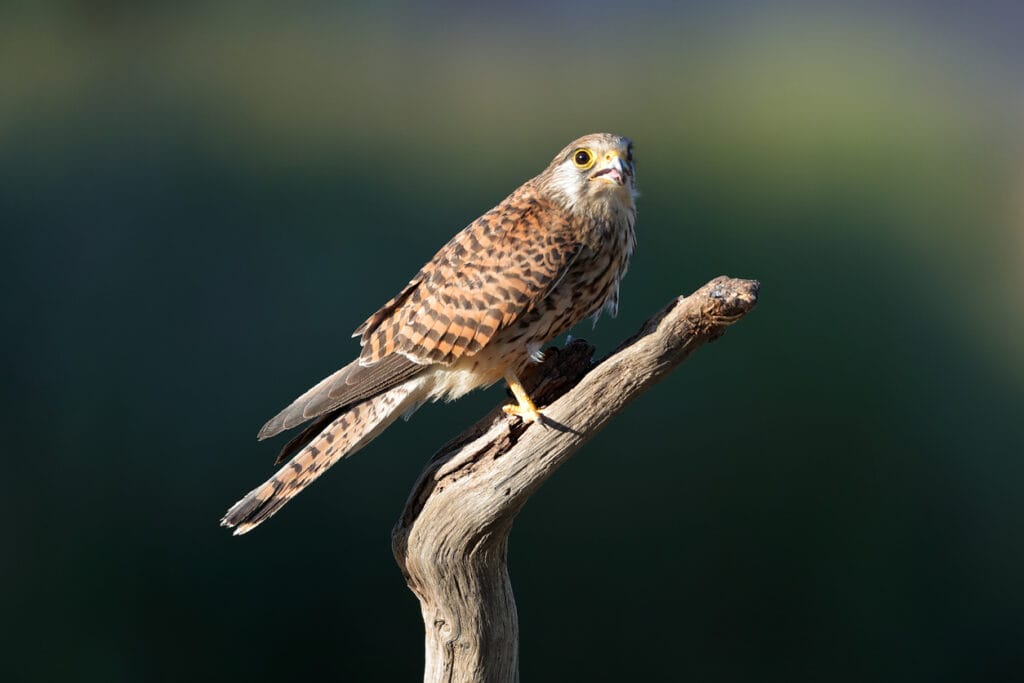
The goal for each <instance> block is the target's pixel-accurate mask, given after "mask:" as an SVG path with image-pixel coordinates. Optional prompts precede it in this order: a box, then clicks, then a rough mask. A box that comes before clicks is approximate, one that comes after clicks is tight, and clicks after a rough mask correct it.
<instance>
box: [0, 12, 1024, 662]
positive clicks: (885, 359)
mask: <svg viewBox="0 0 1024 683" xmlns="http://www.w3.org/2000/svg"><path fill="white" fill-rule="evenodd" d="M883 7H884V6H881V5H880V6H879V7H875V8H874V9H873V10H871V11H868V10H866V9H865V10H861V11H849V10H848V11H840V10H837V9H832V10H828V11H825V10H822V9H821V8H820V6H819V9H817V10H814V11H810V10H808V9H807V8H803V9H800V8H796V7H789V8H787V9H780V8H776V9H774V10H771V11H768V10H764V9H761V10H755V9H752V8H749V7H744V6H740V5H738V4H737V3H725V4H724V5H722V6H720V7H719V8H718V9H716V10H714V11H711V10H702V9H695V8H690V7H688V6H686V5H682V6H676V5H670V4H667V3H666V4H664V5H662V6H661V7H660V8H658V7H655V8H652V9H644V10H635V14H633V12H634V10H630V9H627V8H626V7H625V6H623V5H618V4H613V3H606V2H596V3H587V4H585V5H584V4H580V5H578V6H575V7H570V6H566V7H563V8H561V9H545V8H544V7H543V6H542V5H541V4H540V3H526V4H525V5H518V6H517V7H515V8H512V7H510V8H506V9H480V8H475V6H471V5H468V4H466V5H463V4H459V3H447V4H443V5H439V6H435V7H433V8H432V9H430V10H427V9H422V8H418V7H416V6H412V5H401V4H399V5H389V6H386V7H382V6H369V5H368V6H365V7H362V8H360V9H351V8H350V9H338V8H336V7H334V6H333V5H332V4H329V3H303V4H301V5H287V6H283V5H282V6H280V7H274V6H271V5H268V4H263V3H260V4H255V5H254V4H246V5H242V4H239V5H234V4H229V5H226V6H222V7H221V8H220V9H213V8H210V7H207V6H206V5H203V4H200V3H184V4H180V5H173V4H170V3H168V4H166V5H165V4H151V5H146V6H144V7H140V6H138V5H135V4H127V3H125V4H122V3H110V2H108V3H53V2H44V3H36V4H34V5H28V4H26V6H25V7H7V8H5V9H3V10H0V18H2V19H3V21H0V87H2V93H0V221H2V223H3V225H4V241H5V243H6V247H5V249H4V250H3V251H4V254H3V257H2V258H3V261H4V267H3V268H2V272H3V275H2V276H0V277H2V278H3V281H4V292H5V293H6V295H7V296H6V299H7V301H6V305H5V310H6V312H7V325H6V329H5V334H4V340H3V341H4V345H5V353H4V357H5V358H6V359H7V364H6V372H5V382H4V386H5V389H6V391H5V398H4V411H3V415H4V417H3V422H4V428H5V429H4V431H5V435H6V444H7V447H6V449H5V452H6V454H7V460H8V465H7V473H8V474H7V478H6V482H7V486H6V493H5V495H4V506H3V507H4V509H5V510H6V514H5V515H4V520H5V523H4V527H5V538H6V539H7V542H6V543H5V546H6V552H5V553H4V555H3V559H2V560H0V579H2V583H3V586H4V588H3V589H2V592H0V596H2V602H0V612H2V613H3V614H4V618H3V620H2V622H0V623H3V627H4V631H5V633H3V634H0V635H2V636H3V637H2V640H0V642H2V643H3V647H4V650H5V651H6V656H5V658H4V662H5V668H6V671H7V673H8V674H10V675H11V678H10V679H9V680H55V681H56V680H60V681H67V680H75V681H87V680H90V681H91V680H95V681H113V680H125V681H144V680H145V681H149V680H175V681H180V680H226V681H234V680H243V679H247V680H303V679H315V680H326V679H328V678H331V677H333V678H335V679H338V680H395V681H407V680H415V679H417V678H418V677H419V675H420V672H421V667H422V642H421V638H422V631H421V629H422V627H421V623H420V616H419V610H418V607H417V604H416V603H415V601H414V599H413V597H412V595H411V594H410V593H408V592H407V591H406V589H405V587H404V584H403V581H402V578H401V576H400V574H399V572H398V570H397V568H396V567H395V565H394V562H393V560H392V558H391V552H390V547H389V532H390V529H391V525H392V524H393V523H394V521H395V519H396V518H397V515H398V513H399V511H400V510H401V507H402V505H403V503H404V499H405V495H406V494H407V492H408V491H409V489H410V487H411V485H412V483H413V481H414V478H415V476H416V475H417V474H418V472H419V470H420V468H421V467H422V465H423V463H424V461H425V459H426V458H427V457H428V456H429V455H430V454H431V453H432V452H433V449H434V448H435V447H437V446H438V445H440V444H441V443H443V442H444V441H445V440H446V439H447V438H448V437H450V436H451V435H453V434H455V433H457V432H459V431H460V430H461V429H463V428H464V427H465V426H467V425H469V424H470V423H471V422H472V421H473V420H474V419H475V418H476V417H478V416H479V415H481V414H483V413H484V412H486V411H487V410H488V409H490V408H491V407H492V406H493V405H494V404H495V403H496V402H497V401H499V400H501V399H502V393H501V391H500V390H499V389H492V390H491V391H490V392H488V393H482V394H476V395H473V396H470V397H467V398H465V399H463V400H462V401H460V402H458V403H457V404H453V405H450V406H430V407H426V408H424V409H423V410H421V411H420V412H419V413H418V414H417V415H416V416H415V418H414V419H413V420H412V421H411V422H410V423H409V424H401V423H400V424H398V425H397V426H396V427H394V428H393V429H391V430H389V431H388V432H387V433H386V434H385V435H384V436H383V437H382V438H381V439H380V440H379V441H377V442H376V443H374V444H373V445H371V446H370V447H368V448H367V449H366V450H365V451H363V452H361V453H360V454H358V455H357V456H356V457H354V458H353V459H352V460H350V461H347V462H344V463H342V464H340V465H339V466H337V467H336V468H335V469H334V470H332V472H331V473H330V474H329V475H328V476H326V477H325V478H324V480H323V481H321V482H319V483H317V485H316V486H314V487H312V488H311V489H310V490H309V491H307V492H305V493H303V494H302V496H301V497H299V498H298V499H296V500H295V501H293V502H292V503H291V504H290V505H288V506H287V508H285V509H284V510H283V512H282V513H281V514H279V515H277V516H275V517H274V519H272V520H271V521H270V522H269V523H267V524H266V525H264V526H263V527H261V528H260V529H258V530H257V531H256V532H254V533H253V534H251V535H249V536H247V537H245V538H241V539H235V538H231V537H230V536H229V535H228V534H227V533H226V532H225V531H224V530H222V529H219V528H218V527H217V520H218V518H219V516H220V515H221V514H222V513H223V511H224V510H225V509H226V508H227V507H228V506H229V505H230V504H231V503H233V502H234V501H235V500H236V499H238V498H239V497H240V496H241V495H242V494H244V493H245V492H246V491H248V490H249V489H250V488H251V487H252V486H254V485H256V484H258V483H259V482H261V481H262V480H263V479H264V478H265V477H266V476H267V475H268V474H269V473H270V472H271V463H272V461H273V457H274V454H275V453H276V450H275V445H274V444H257V443H256V442H255V440H254V436H255V433H256V430H257V428H258V427H259V425H261V424H262V423H263V421H264V420H265V419H266V418H267V417H269V416H270V415H272V414H273V413H275V412H276V411H277V410H278V409H279V408H280V407H282V405H283V404H284V403H286V402H287V401H288V400H290V399H291V398H292V397H293V396H294V395H296V394H297V393H299V392H300V391H301V390H304V389H305V388H306V387H307V386H308V385H309V384H311V383H312V382H314V381H315V380H317V379H319V378H320V377H321V376H323V375H325V374H327V373H328V372H330V371H332V370H333V369H335V368H336V367H338V366H340V365H341V364H343V363H344V362H347V361H348V360H349V359H350V358H351V357H352V356H353V355H354V354H355V352H356V349H357V346H356V344H355V342H354V341H353V340H350V339H348V335H349V333H350V331H351V330H352V329H354V328H355V327H356V325H357V324H358V323H359V322H361V321H362V320H363V319H364V318H365V316H366V315H368V314H369V313H371V312H372V311H373V310H374V309H375V308H376V306H378V305H379V304H380V303H381V302H383V301H384V300H386V299H387V298H388V297H389V296H390V295H391V294H393V293H394V292H395V291H396V290H397V289H398V288H399V287H401V286H402V285H403V284H404V283H405V281H406V280H407V279H408V277H409V276H410V275H411V274H412V273H413V272H414V271H415V269H416V268H417V267H419V265H420V264H421V263H422V262H423V261H425V260H426V259H427V258H428V257H429V256H430V255H431V254H432V253H433V252H434V250H435V249H436V248H437V247H438V246H439V245H440V244H442V243H443V242H444V241H445V240H447V239H448V237H449V236H450V235H451V234H452V233H454V232H455V231H456V230H457V229H459V228H460V227H461V226H463V225H465V224H466V223H468V222H469V221H470V220H472V219H473V218H475V217H476V216H477V215H479V214H480V213H482V212H483V211H484V210H486V209H487V208H489V207H490V206H492V205H493V204H494V203H496V202H497V201H498V200H500V199H501V198H502V197H503V196H504V195H505V194H506V193H508V192H509V191H511V190H512V189H513V188H514V187H515V186H516V185H517V184H519V183H520V182H522V181H523V180H524V179H526V178H527V177H529V176H530V175H532V174H534V173H536V172H538V171H539V170H540V169H542V168H543V167H544V165H545V164H546V163H547V162H548V160H549V158H550V156H551V155H552V154H553V153H554V152H555V151H557V150H558V149H559V148H560V147H561V146H562V145H564V144H565V143H566V142H568V141H569V140H571V139H572V138H574V137H576V136H579V135H582V134H585V133H589V132H596V131H599V130H608V131H613V132H618V133H622V134H625V135H629V136H631V137H632V138H633V139H634V140H635V143H636V147H637V160H638V166H639V183H640V187H641V190H642V193H643V194H642V197H641V200H640V219H639V224H638V234H639V250H638V252H637V254H636V256H635V259H634V261H633V265H632V268H631V271H630V274H629V275H628V277H627V278H626V281H625V282H624V286H623V291H622V301H621V306H620V310H621V313H620V316H619V318H618V319H617V320H610V319H607V318H606V319H603V320H602V321H601V323H600V325H598V327H597V328H596V329H594V330H591V329H590V327H589V325H581V326H580V329H578V330H576V331H575V334H576V335H577V336H584V337H586V338H588V339H590V340H592V341H594V342H595V343H596V344H597V345H598V347H599V349H600V351H599V353H603V352H607V351H608V350H609V349H611V348H612V347H613V346H614V345H615V344H617V343H618V341H619V340H621V339H622V338H624V337H626V336H628V335H629V334H631V333H632V332H633V331H634V330H635V329H636V328H637V326H638V325H639V324H640V323H641V322H642V321H643V320H644V319H645V318H646V317H647V316H648V315H650V314H651V313H653V312H654V311H655V310H657V309H658V308H659V307H661V306H662V305H663V304H664V303H665V302H666V301H668V300H669V299H670V298H671V297H672V296H675V295H677V294H679V293H686V292H689V291H691V290H692V289H694V288H696V287H698V286H699V285H701V284H703V283H704V282H705V281H707V280H708V279H710V278H711V277H714V276H716V275H719V274H729V275H733V276H740V277H754V278H758V279H760V280H761V281H762V282H763V289H762V300H761V303H760V305H759V307H758V309H757V310H756V311H755V313H754V314H752V315H751V316H749V317H748V318H747V319H745V320H744V321H743V322H742V323H740V324H739V325H738V326H737V327H736V328H735V329H733V330H732V331H731V332H730V333H729V334H727V335H726V336H725V337H724V338H723V339H722V340H720V341H719V342H716V343H715V344H714V345H712V346H709V347H707V348H705V349H702V350H701V351H700V352H699V353H698V354H697V355H696V356H694V357H693V358H692V359H691V360H690V361H689V362H688V363H686V364H685V365H684V366H683V367H682V368H681V369H680V370H679V372H678V373H677V374H675V375H673V376H672V377H670V378H669V379H668V380H667V381H666V382H664V383H663V384H661V385H659V386H658V387H656V388H655V389H654V390H652V391H651V392H649V393H648V394H647V395H645V396H643V397H642V398H641V399H640V400H638V401H637V402H636V403H635V404H634V405H633V406H632V407H631V408H630V409H629V410H628V411H627V412H626V413H625V414H623V415H621V416H620V417H618V418H617V419H616V420H615V421H614V422H613V423H612V424H611V425H610V426H609V427H608V428H607V429H606V430H605V431H604V432H603V433H602V434H601V435H600V436H599V437H598V438H596V439H595V440H594V441H593V442H591V443H590V444H589V445H588V446H587V447H586V448H585V449H584V450H583V451H582V452H581V453H579V454H578V456H577V457H576V458H575V459H574V460H573V462H572V463H571V464H570V465H569V466H568V467H566V468H565V469H564V470H563V471H561V472H560V473H559V474H558V475H557V476H556V477H555V478H554V479H553V480H552V481H551V482H549V484H548V485H547V486H546V487H545V488H544V489H543V490H542V491H540V492H539V493H538V494H537V495H536V496H535V498H534V499H533V500H532V501H531V503H530V505H529V506H528V507H527V508H526V509H525V510H524V511H523V513H522V515H521V517H520V519H519V522H518V524H517V525H516V528H515V530H514V532H513V534H512V541H511V571H512V576H513V581H514V585H515V588H516V595H517V599H518V602H519V609H520V622H521V627H522V632H523V633H522V642H521V660H522V674H523V679H524V680H527V681H556V680H558V681H596V680H609V681H611V680H615V681H626V680H636V681H639V680H701V681H704V680H707V681H730V680H737V681H749V680H762V681H764V680H785V681H794V680H828V681H838V680H856V681H864V680H903V681H911V680H914V681H917V680H920V681H945V680H948V681H964V680H998V679H1000V678H1001V677H1004V676H1008V675H1009V674H1010V673H1012V672H1019V671H1020V670H1021V667H1022V665H1024V658H1022V649H1021V643H1022V642H1024V640H1022V639H1024V582H1022V581H1021V577H1022V576H1024V549H1022V543H1024V541H1022V539H1024V501H1022V497H1021V493H1020V492H1021V490H1022V485H1024V426H1022V417H1024V353H1022V352H1021V347H1020V340H1021V338H1022V337H1024V334H1022V333H1024V267H1022V266H1024V230H1022V217H1024V194H1022V189H1024V163H1022V160H1024V155H1022V150H1024V146H1022V145H1021V140H1020V139H1019V137H1018V136H1019V134H1020V131H1021V127H1020V125H1019V122H1020V120H1021V118H1020V113H1021V111H1022V107H1021V104H1022V102H1024V92H1022V90H1024V87H1022V85H1021V82H1020V80H1019V74H1020V70H1019V68H1018V67H1017V63H1018V61H1017V58H1019V57H1021V56H1022V55H1021V54H1020V53H1014V52H1013V47H1012V46H1010V47H1007V45H1006V44H1005V43H1001V42H1000V41H999V40H998V36H999V35H1001V34H1000V32H999V30H998V29H999V27H1000V24H1001V23H1003V22H1001V17H1000V15H999V14H998V13H996V10H994V9H992V10H989V12H990V13H991V16H989V15H985V16H983V17H982V19H983V20H984V21H988V22H989V23H990V24H991V29H992V31H993V36H994V37H993V39H992V40H988V34H987V33H986V32H985V31H984V30H982V29H978V27H977V26H976V25H973V26H971V27H967V26H960V25H958V23H957V21H956V17H955V16H946V15H943V16H940V17H938V18H936V17H932V16H929V15H927V13H923V12H921V11H913V10H905V11H903V12H899V11H896V10H891V11H890V10H884V9H883ZM584 10H585V11H586V14H585V15H581V14H580V12H583V11H584ZM1008 11H1010V12H1011V18H1012V17H1014V16H1016V17H1019V15H1014V14H1013V13H1012V10H1008ZM581 16H585V17H586V21H581V19H580V17H581ZM979 21H980V23H984V21H981V20H979ZM976 23H977V22H976ZM3 678H5V680H7V679H8V677H7V675H4V676H3Z"/></svg>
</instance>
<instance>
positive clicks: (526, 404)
mask: <svg viewBox="0 0 1024 683" xmlns="http://www.w3.org/2000/svg"><path fill="white" fill-rule="evenodd" d="M505 381H506V382H508V388H509V389H511V390H512V395H513V396H515V397H516V402H517V403H516V405H507V406H502V407H501V409H502V410H503V411H504V412H505V414H506V415H518V416H519V417H520V418H522V420H523V422H540V421H541V419H542V413H541V411H539V410H537V406H535V405H534V404H533V399H531V398H530V395H529V394H527V393H526V389H524V388H523V385H522V383H521V382H520V381H519V378H518V377H516V375H515V373H512V372H510V373H508V374H507V375H505Z"/></svg>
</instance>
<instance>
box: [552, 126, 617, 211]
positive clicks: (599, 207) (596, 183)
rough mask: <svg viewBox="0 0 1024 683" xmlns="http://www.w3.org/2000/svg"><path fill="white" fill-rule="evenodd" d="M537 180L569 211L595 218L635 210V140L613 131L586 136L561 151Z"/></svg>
mask: <svg viewBox="0 0 1024 683" xmlns="http://www.w3.org/2000/svg"><path fill="white" fill-rule="evenodd" d="M537 181H538V185H539V186H540V188H541V189H542V191H544V192H545V193H547V194H548V195H549V196H551V198H553V199H555V200H556V201H558V202H559V203H560V204H562V205H563V206H564V207H565V208H566V209H569V210H570V211H574V212H581V213H584V214H587V215H591V216H595V217H596V216H602V215H606V216H609V217H610V216H613V215H617V214H621V213H622V212H623V211H627V212H632V211H633V210H634V208H633V200H634V199H635V198H636V175H635V169H634V166H633V143H632V142H631V141H630V140H629V138H624V137H622V136H621V135H612V134H610V133H594V134H593V135H586V136H584V137H582V138H580V139H578V140H574V141H573V142H571V143H570V144H569V145H568V146H567V147H565V149H563V150H562V151H561V152H559V153H558V155H557V156H555V158H554V159H553V160H552V161H551V163H550V164H549V165H548V167H547V168H546V169H545V170H544V172H543V173H541V174H540V175H539V176H538V177H537Z"/></svg>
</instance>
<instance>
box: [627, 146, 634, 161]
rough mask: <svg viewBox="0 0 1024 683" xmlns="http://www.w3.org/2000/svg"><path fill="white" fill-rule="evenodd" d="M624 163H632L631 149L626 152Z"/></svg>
mask: <svg viewBox="0 0 1024 683" xmlns="http://www.w3.org/2000/svg"><path fill="white" fill-rule="evenodd" d="M626 161H628V162H630V163H633V148H632V147H630V148H629V149H627V150H626Z"/></svg>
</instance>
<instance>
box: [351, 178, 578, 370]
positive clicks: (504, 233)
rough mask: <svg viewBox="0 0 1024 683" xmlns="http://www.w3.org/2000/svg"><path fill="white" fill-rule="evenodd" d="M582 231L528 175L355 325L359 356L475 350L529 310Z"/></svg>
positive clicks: (448, 357)
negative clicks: (542, 194) (536, 188)
mask: <svg viewBox="0 0 1024 683" xmlns="http://www.w3.org/2000/svg"><path fill="white" fill-rule="evenodd" d="M579 234H580V231H579V230H578V228H577V226H576V224H575V222H574V221H573V220H572V219H571V217H570V216H569V215H568V214H567V213H566V212H565V211H563V210H561V209H559V208H557V207H556V206H554V205H552V204H551V203H549V202H547V201H545V200H542V199H540V198H539V197H538V196H537V195H536V193H535V192H534V191H533V188H532V186H531V185H530V183H527V184H526V185H524V186H522V187H521V188H519V189H518V190H516V192H514V193H513V194H512V195H510V196H509V197H508V198H507V199H505V200H504V201H503V202H502V203H501V204H499V205H498V206H496V207H495V208H493V209H491V210H490V211H488V212H487V213H486V214H484V215H483V216H481V217H480V218H478V219H477V220H476V221H474V222H473V223H471V224H470V225H469V226H468V227H467V228H465V229H464V230H463V231H462V232H460V233H459V234H457V235H456V236H455V237H453V238H452V239H451V241H450V242H448V244H446V245H445V246H444V247H443V248H442V249H441V250H440V251H439V252H438V253H437V254H436V255H435V256H434V258H433V259H432V260H431V261H430V262H429V263H428V264H427V265H425V266H424V267H423V268H422V269H421V270H420V272H419V273H417V274H416V277H414V278H413V279H412V281H410V282H409V284H408V285H406V287H405V288H404V289H403V290H402V291H401V292H400V293H399V294H398V295H397V296H396V297H395V298H393V299H392V300H391V301H389V302H388V303H387V304H385V305H384V307H383V308H381V309H380V310H379V311H377V312H376V313H374V314H373V315H372V316H370V318H369V319H368V320H367V321H366V322H365V323H363V324H362V325H361V326H360V327H359V328H358V329H357V330H356V332H355V335H353V336H356V335H362V339H361V340H360V343H361V344H362V345H363V353H362V355H361V356H360V362H361V363H375V362H378V361H381V360H383V359H385V358H388V357H390V356H391V355H392V354H395V353H398V354H402V355H403V356H405V357H407V358H409V359H411V360H414V361H416V362H418V363H431V362H432V363H444V364H446V365H448V364H451V363H454V362H455V361H456V360H458V359H459V358H460V357H462V356H472V355H473V354H475V353H476V352H477V351H479V350H480V349H481V348H483V347H484V345H486V344H487V343H488V342H489V341H490V340H491V339H492V338H493V337H494V335H495V334H496V333H497V332H498V331H499V330H501V329H504V328H506V327H508V326H509V325H510V324H512V322H514V321H515V320H516V319H517V318H518V317H519V316H521V315H523V314H524V313H526V312H528V311H530V310H532V309H533V308H534V307H535V306H536V305H537V303H538V302H539V301H540V300H542V299H543V298H544V297H545V296H546V295H547V294H548V292H550V291H551V289H552V288H553V287H554V286H555V285H556V284H557V283H558V281H559V280H560V279H561V277H562V275H564V274H565V271H566V269H567V268H568V267H569V265H570V264H571V263H572V261H573V259H574V258H575V256H576V255H577V254H578V253H579V250H580V247H581V244H580V241H579Z"/></svg>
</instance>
